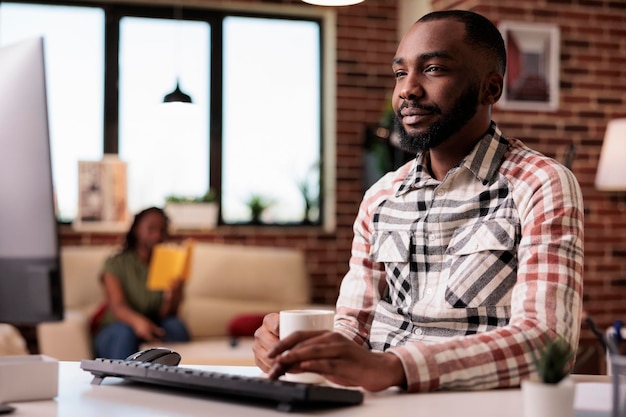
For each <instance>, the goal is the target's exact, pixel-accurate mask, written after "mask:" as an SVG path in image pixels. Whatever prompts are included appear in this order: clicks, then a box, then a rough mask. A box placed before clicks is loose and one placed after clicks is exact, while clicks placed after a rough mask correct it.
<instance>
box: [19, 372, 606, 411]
mask: <svg viewBox="0 0 626 417" xmlns="http://www.w3.org/2000/svg"><path fill="white" fill-rule="evenodd" d="M198 368H202V369H210V370H214V371H219V372H229V373H234V374H241V375H260V374H261V372H260V370H259V369H257V368H255V367H215V366H212V367H210V366H201V367H200V366H199V367H198ZM33 377H36V376H33ZM91 380H92V375H91V374H90V373H88V372H85V371H83V370H82V369H80V364H79V363H78V362H60V364H59V395H58V396H57V397H56V398H55V399H54V400H50V401H31V402H17V403H12V405H13V406H15V407H16V411H15V412H14V413H13V414H11V415H10V416H11V417H13V416H29V417H86V416H88V417H99V416H102V417H111V416H121V417H127V416H128V417H166V416H167V417H185V416H202V417H205V416H220V417H228V416H236V417H245V416H254V417H263V416H273V417H276V416H281V415H284V416H290V415H296V416H298V415H300V416H301V415H309V416H310V415H324V416H341V417H350V416H355V417H356V416H358V417H368V416H371V417H381V416H388V415H407V413H409V412H410V413H411V414H413V415H420V416H431V417H436V416H446V417H448V416H463V417H492V416H493V417H502V416H503V415H506V416H508V417H521V416H522V399H521V393H520V390H519V389H507V390H492V391H478V392H439V393H432V394H405V393H398V392H397V391H395V390H388V391H385V392H382V393H377V394H372V393H367V394H366V396H365V401H364V403H363V404H362V405H359V406H353V407H347V408H340V409H333V410H328V411H318V412H314V413H309V414H306V413H289V414H284V413H280V412H278V411H276V410H275V409H273V408H259V407H255V406H246V405H245V404H243V403H240V404H235V403H229V402H222V401H218V400H211V399H207V398H204V397H202V395H201V394H187V393H181V392H180V391H172V390H168V389H164V388H157V387H147V386H143V385H142V386H138V385H129V384H124V383H123V382H122V380H120V379H118V378H112V377H107V378H105V379H104V382H103V383H102V385H99V386H98V385H91ZM603 380H606V379H603ZM577 415H581V416H583V415H585V416H586V415H594V416H596V415H597V416H600V415H603V414H578V413H577ZM608 416H610V414H607V417H608Z"/></svg>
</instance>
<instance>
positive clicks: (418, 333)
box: [413, 327, 424, 336]
mask: <svg viewBox="0 0 626 417" xmlns="http://www.w3.org/2000/svg"><path fill="white" fill-rule="evenodd" d="M413 333H415V334H416V335H417V336H421V335H422V334H423V333H424V330H422V329H420V328H419V327H416V328H415V329H413Z"/></svg>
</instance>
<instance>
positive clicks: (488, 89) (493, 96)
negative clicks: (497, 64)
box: [481, 71, 504, 105]
mask: <svg viewBox="0 0 626 417" xmlns="http://www.w3.org/2000/svg"><path fill="white" fill-rule="evenodd" d="M503 86H504V78H503V77H502V74H499V73H497V72H495V71H494V72H491V73H490V74H489V76H488V78H487V80H486V82H485V84H484V85H483V93H482V96H481V103H482V104H487V105H489V104H495V103H496V102H497V101H498V100H500V97H501V96H502V88H503Z"/></svg>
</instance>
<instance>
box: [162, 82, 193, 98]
mask: <svg viewBox="0 0 626 417" xmlns="http://www.w3.org/2000/svg"><path fill="white" fill-rule="evenodd" d="M191 102H192V101H191V97H190V96H189V95H188V94H185V93H183V92H182V91H181V89H180V85H179V84H178V81H176V88H175V89H174V91H172V92H171V93H169V94H166V95H165V97H163V103H191Z"/></svg>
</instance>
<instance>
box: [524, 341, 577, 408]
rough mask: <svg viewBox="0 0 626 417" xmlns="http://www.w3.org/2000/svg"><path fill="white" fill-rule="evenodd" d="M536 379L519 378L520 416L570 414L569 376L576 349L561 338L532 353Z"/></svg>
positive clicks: (570, 390)
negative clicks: (521, 410)
mask: <svg viewBox="0 0 626 417" xmlns="http://www.w3.org/2000/svg"><path fill="white" fill-rule="evenodd" d="M532 356H533V363H534V365H535V369H536V371H537V372H536V378H534V379H530V380H525V381H522V396H523V407H524V417H572V416H573V415H574V393H575V386H574V383H573V381H572V380H571V379H570V378H569V369H570V364H571V361H572V360H573V359H574V357H575V356H576V351H575V350H574V349H572V347H571V346H570V344H569V343H568V342H567V341H566V340H565V339H563V338H561V337H557V338H555V339H552V340H549V341H548V342H547V343H546V344H545V346H543V348H542V349H540V350H539V352H538V353H534V352H533V353H532Z"/></svg>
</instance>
